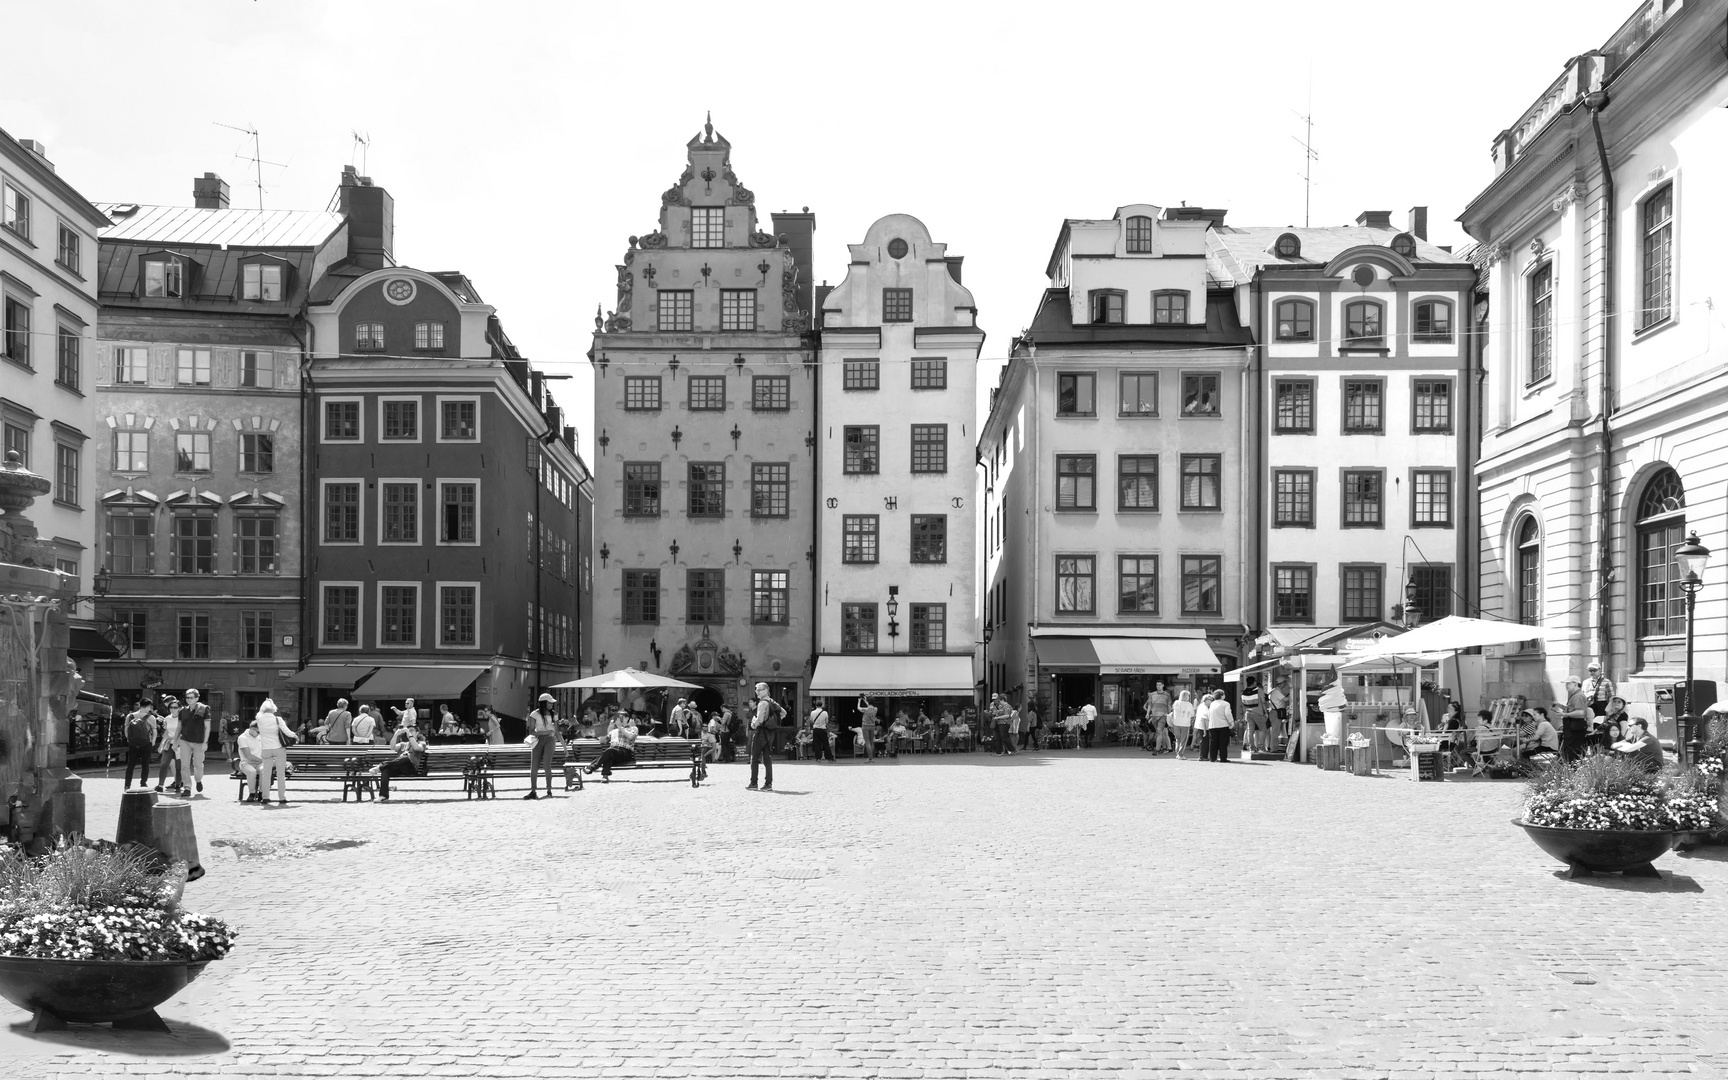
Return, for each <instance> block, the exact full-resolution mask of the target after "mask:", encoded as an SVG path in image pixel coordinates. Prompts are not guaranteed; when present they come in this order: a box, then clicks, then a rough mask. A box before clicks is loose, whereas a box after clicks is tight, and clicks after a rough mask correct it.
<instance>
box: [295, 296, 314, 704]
mask: <svg viewBox="0 0 1728 1080" xmlns="http://www.w3.org/2000/svg"><path fill="white" fill-rule="evenodd" d="M305 317H306V316H305V310H304V308H302V310H301V314H300V318H301V319H302V320H304V319H305ZM288 332H289V333H290V334H293V335H294V340H295V341H297V342H299V343H300V626H299V635H300V636H299V638H298V640H299V642H300V649H299V653H300V662H299V664H298V665H297V667H296V670H303V669H304V668H305V667H306V664H307V662H308V661H310V660H311V659H312V656H311V641H312V634H311V629H312V626H311V619H309V618H308V617H307V614H306V611H307V605H308V602H309V601H308V591H309V590H310V588H311V585H312V567H311V565H310V560H311V559H312V558H314V557H315V556H314V555H312V554H311V553H312V552H315V551H316V550H317V548H315V547H313V546H312V544H311V543H310V540H311V536H310V533H309V529H310V526H309V524H308V522H310V521H311V519H312V510H311V506H310V505H309V503H308V502H307V497H308V496H307V492H308V490H309V489H310V487H311V481H312V460H313V459H312V455H313V454H316V453H317V450H316V449H314V448H315V447H316V446H317V445H318V443H317V442H315V441H314V440H313V439H311V438H310V437H309V434H308V433H309V432H311V431H312V423H313V421H314V420H315V419H316V417H314V415H313V408H312V404H313V386H312V344H311V341H310V336H311V332H312V331H311V327H310V326H308V327H307V337H304V338H303V337H301V336H300V332H299V331H298V330H297V329H295V327H294V326H293V325H292V324H290V325H289V327H288ZM317 610H318V608H317V605H316V604H313V605H312V612H313V614H312V618H313V619H315V618H317ZM304 692H305V693H307V694H316V693H317V691H316V690H315V689H313V688H312V687H307V688H306V690H305V691H304ZM295 704H296V705H297V706H298V705H299V704H301V703H300V702H295ZM300 715H301V716H307V715H310V710H307V709H301V710H300Z"/></svg>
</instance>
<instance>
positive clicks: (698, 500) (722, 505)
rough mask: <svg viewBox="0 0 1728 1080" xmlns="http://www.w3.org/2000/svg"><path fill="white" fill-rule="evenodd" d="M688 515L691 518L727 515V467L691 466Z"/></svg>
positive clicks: (695, 464) (714, 465)
mask: <svg viewBox="0 0 1728 1080" xmlns="http://www.w3.org/2000/svg"><path fill="white" fill-rule="evenodd" d="M688 513H689V514H690V516H691V517H724V516H725V515H726V466H725V464H724V463H710V464H698V463H696V462H691V464H690V490H689V504H688Z"/></svg>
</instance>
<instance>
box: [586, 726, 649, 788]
mask: <svg viewBox="0 0 1728 1080" xmlns="http://www.w3.org/2000/svg"><path fill="white" fill-rule="evenodd" d="M610 728H611V729H610V730H609V731H608V732H607V733H606V737H607V739H608V741H610V742H611V744H612V745H610V746H608V747H607V748H606V749H604V750H602V751H600V755H599V756H598V757H596V758H595V759H594V760H593V761H590V762H589V763H588V766H587V768H585V769H583V770H582V771H583V772H584V773H589V774H592V773H593V772H594V770H595V769H599V770H600V779H602V780H610V779H611V778H612V770H613V769H614V768H615V767H617V766H619V765H634V764H636V749H635V748H636V720H635V717H634V716H633V715H632V714H630V713H622V712H621V713H618V714H617V715H616V716H614V717H613V718H612V723H611V725H610Z"/></svg>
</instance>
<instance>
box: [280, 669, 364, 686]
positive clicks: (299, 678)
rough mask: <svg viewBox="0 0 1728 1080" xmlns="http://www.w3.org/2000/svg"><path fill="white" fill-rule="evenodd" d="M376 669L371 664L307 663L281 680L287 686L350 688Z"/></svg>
mask: <svg viewBox="0 0 1728 1080" xmlns="http://www.w3.org/2000/svg"><path fill="white" fill-rule="evenodd" d="M376 670H378V669H377V668H376V667H375V666H374V665H372V664H307V665H306V666H305V667H304V668H302V669H301V670H299V671H296V672H295V673H294V674H292V675H290V676H288V678H287V679H285V680H283V681H284V682H286V683H287V684H288V685H289V686H323V687H329V688H331V689H333V690H352V689H354V686H355V684H356V683H358V682H359V681H360V680H361V679H364V678H365V677H366V676H368V675H370V674H372V673H373V672H374V671H376Z"/></svg>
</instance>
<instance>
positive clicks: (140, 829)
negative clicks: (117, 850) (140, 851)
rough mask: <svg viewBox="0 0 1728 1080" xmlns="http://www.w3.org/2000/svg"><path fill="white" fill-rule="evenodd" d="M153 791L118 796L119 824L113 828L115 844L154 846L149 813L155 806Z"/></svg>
mask: <svg viewBox="0 0 1728 1080" xmlns="http://www.w3.org/2000/svg"><path fill="white" fill-rule="evenodd" d="M157 797H158V796H157V795H156V793H155V792H154V791H128V792H126V793H125V794H124V795H122V796H120V823H119V824H118V825H116V826H115V827H114V842H115V843H116V844H121V845H125V844H143V845H144V846H145V847H150V848H153V847H155V846H156V830H155V828H154V826H152V825H151V823H150V811H151V809H152V808H153V807H154V806H155V805H156V799H157Z"/></svg>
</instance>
